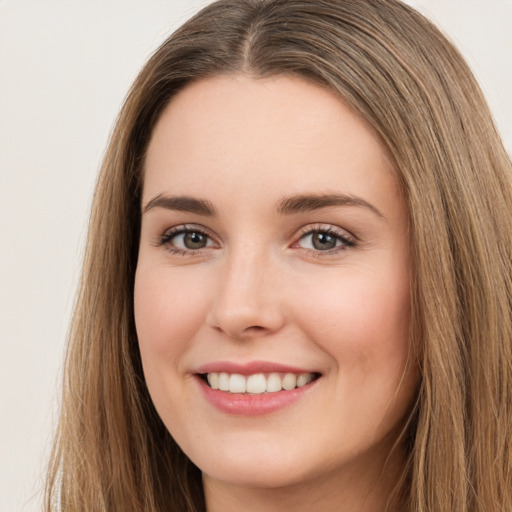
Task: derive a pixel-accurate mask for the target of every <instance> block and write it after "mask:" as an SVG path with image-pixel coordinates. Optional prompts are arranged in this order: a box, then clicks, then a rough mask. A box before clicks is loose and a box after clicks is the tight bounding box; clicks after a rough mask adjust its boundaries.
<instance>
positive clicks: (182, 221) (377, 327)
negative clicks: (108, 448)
mask: <svg viewBox="0 0 512 512" xmlns="http://www.w3.org/2000/svg"><path fill="white" fill-rule="evenodd" d="M142 208H143V214H142V228H141V239H140V251H139V259H138V266H137V272H136V280H135V320H136V327H137V334H138V339H139V344H140V351H141V356H142V362H143V367H144V374H145V378H146V382H147V386H148V388H149V392H150V394H151V397H152V399H153V401H154V404H155V407H156V409H157V411H158V413H159V414H160V416H161V418H162V420H163V422H164V423H165V425H166V426H167V428H168V430H169V431H170V433H171V434H172V435H173V437H174V438H175V439H176V441H177V442H178V444H179V445H180V446H181V447H182V449H183V450H184V452H185V453H186V454H187V455H188V456H189V457H190V458H191V459H192V461H193V462H194V463H195V464H196V465H197V466H198V467H199V468H200V469H201V470H202V471H203V474H204V476H205V478H206V479H210V480H212V481H219V482H224V483H231V484H235V485H249V486H251V485H252V486H260V487H280V486H287V485H292V484H299V483H304V482H307V481H309V480H310V481H313V480H315V479H316V480H317V481H318V480H321V479H324V478H325V479H327V478H332V477H333V476H334V475H343V474H346V473H347V472H350V471H352V472H353V471H356V472H357V471H359V472H360V471H361V468H364V469H363V472H366V473H368V472H369V470H370V469H371V468H373V467H377V466H378V469H379V470H380V468H381V465H382V460H383V458H385V456H386V455H387V454H388V451H389V448H390V446H391V445H392V444H393V442H394V441H395V440H396V439H395V437H396V432H397V430H398V429H399V428H401V422H402V421H403V418H404V415H405V414H406V412H407V410H408V406H409V404H410V402H411V400H412V396H413V394H414V389H415V384H416V375H415V372H414V371H412V370H407V367H408V366H407V365H406V361H407V358H408V354H409V335H408V332H409V302H410V295H409V259H408V241H409V240H408V224H407V212H406V207H405V204H404V201H403V199H402V197H401V195H400V191H399V188H398V186H397V183H396V179H395V173H394V170H393V166H392V163H391V161H390V158H389V157H388V154H387V152H386V149H385V148H384V146H383V144H382V143H381V142H380V140H379V138H378V137H377V136H376V134H375V133H374V132H373V131H372V129H371V128H370V127H369V125H368V124H366V123H365V122H364V121H363V120H362V119H361V118H360V117H359V116H358V115H356V114H355V113H354V112H353V111H352V110H351V109H350V108H349V107H348V106H347V105H346V104H344V103H343V102H342V101H341V100H340V99H339V98H338V97H336V96H335V95H334V94H333V93H331V92H329V91H326V90H324V89H322V88H320V87H318V86H316V85H312V84H309V83H307V82H305V81H301V80H299V79H292V78H287V77H277V78H271V79H252V78H249V77H245V76H234V77H217V78H208V79H205V80H203V81H199V82H196V83H194V84H192V85H189V86H188V87H187V88H186V89H184V90H183V91H182V92H180V93H179V94H178V95H177V96H176V97H174V99H173V100H172V101H171V103H170V104H169V105H168V106H167V108H166V110H165V111H164V112H163V114H162V116H161V118H160V120H159V122H158V124H157V125H156V127H155V129H154V132H153V134H152V139H151V142H150V145H149V149H148V153H147V159H146V162H145V177H144V189H143V205H142Z"/></svg>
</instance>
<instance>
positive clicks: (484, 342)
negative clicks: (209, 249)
mask: <svg viewBox="0 0 512 512" xmlns="http://www.w3.org/2000/svg"><path fill="white" fill-rule="evenodd" d="M236 73H245V74H249V75H250V76H253V77H255V78H258V77H268V76H273V75H294V76H298V77H302V78H304V79H307V80H310V81H313V82H315V83H317V84H320V85H322V86H324V87H327V88H329V89H330V90H332V91H334V92H335V93H337V94H339V95H340V97H341V98H343V100H344V101H346V102H347V103H348V104H349V105H351V106H352V108H353V109H354V110H356V111H357V112H359V113H360V114H361V115H362V116H363V117H364V118H365V119H366V120H367V121H368V122H369V123H370V124H371V125H372V126H373V128H374V129H375V130H376V131H377V132H378V133H379V134H380V137H381V138H382V140H383V141H384V143H385V144H386V145H387V147H388V149H389V151H390V152H391V154H392V156H393V158H394V160H395V164H396V169H397V180H398V182H399V184H400V186H401V188H402V190H403V194H404V197H405V199H406V202H407V205H408V211H409V217H410V226H411V248H410V250H411V254H412V261H413V270H412V274H413V275H412V276H411V280H412V290H411V301H412V312H413V315H412V316H413V328H412V343H413V344H414V346H415V347H416V348H417V349H418V353H420V354H421V360H420V362H419V364H420V368H421V384H420V389H419V394H418V399H417V404H416V407H415V408H414V413H413V414H414V416H413V417H412V418H411V421H410V422H409V429H410V431H409V452H408V461H407V463H406V464H405V465H404V472H403V476H402V478H401V479H400V481H399V482H397V493H396V495H397V496H401V497H402V498H403V510H407V511H409V512H455V511H458V512H503V511H511V510H512V166H511V163H510V159H509V157H508V156H507V154H506V152H505V150H504V148H503V146H502V143H501V141H500V138H499V136H498V134H497V132H496V129H495V127H494V124H493V121H492V118H491V115H490V113H489V110H488V107H487V105H486V103H485V100H484V98H483V96H482V93H481V92H480V89H479V87H478V85H477V83H476V82H475V79H474V78H473V76H472V74H471V72H470V71H469V69H468V67H467V65H466V64H465V63H464V61H463V59H462V57H461V56H460V54H459V53H458V52H457V51H456V50H455V49H454V47H453V46H452V44H450V43H449V42H448V41H447V39H446V38H445V37H444V36H443V35H442V34H441V33H440V32H439V31H438V30H437V29H436V28H435V27H434V26H433V25H432V24H431V23H430V22H429V21H427V20H426V19H425V18H423V17H422V16H421V15H419V14H418V13H417V12H415V11H414V10H413V9H411V8H410V7H407V6H406V5H404V4H402V3H400V2H399V1H397V0H221V1H219V2H215V3H213V4H211V5H210V6H208V7H207V8H205V9H204V10H203V11H201V12H200V13H199V14H197V15H196V16H195V17H194V18H192V19H191V20H190V21H189V22H187V23H186V24H185V25H183V26H182V27H181V28H180V29H179V30H178V31H177V32H176V33H174V34H173V35H172V36H171V37H170V38H169V39H168V40H167V41H165V42H164V44H163V45H162V46H161V47H160V48H159V49H158V50H157V51H156V53H155V54H154V55H153V57H152V58H151V59H150V60H149V62H148V63H147V65H146V66H145V67H144V69H143V70H142V71H141V73H140V75H139V76H138V78H137V79H136V81H135V83H134V84H133V86H132V88H131V90H130V92H129V94H128V96H127V99H126V101H125V104H124V107H123V108H122V111H121V113H120V115H119V118H118V121H117V124H116V127H115V130H114V132H113V135H112V138H111V141H110V145H109V147H108V151H107V153H106V156H105V159H104V162H103V166H102V169H101V173H100V177H99V180H98V184H97V188H96V193H95V197H94V203H93V207H92V215H91V220H90V229H89V235H88V241H87V248H86V254H85V261H84V268H83V275H82V279H81V283H80V288H79V293H78V298H77V303H76V309H75V314H74V318H73V323H72V327H71V331H70V339H69V349H68V353H67V358H66V367H65V378H64V384H63V402H62V412H61V418H60V423H59V428H58V432H57V436H56V441H55V445H54V451H53V456H52V460H51V464H50V469H49V473H48V481H47V494H46V505H45V507H46V508H45V510H46V511H53V510H62V511H63V512H79V511H81V512H85V511H88V512H92V511H94V512H100V511H101V512H107V511H108V512H115V511H118V512H121V511H122V512H135V511H140V512H142V511H144V512H157V511H158V512H163V511H166V510H175V511H180V512H182V511H183V512H185V511H190V512H192V511H194V512H198V511H202V510H204V498H203V493H202V485H201V474H200V471H199V470H198V468H196V467H195V466H193V464H192V463H191V462H190V461H189V460H188V459H187V457H186V456H185V455H184V454H183V453H182V452H181V450H180V449H179V447H178V446H177V445H176V443H175V442H174V441H173V439H172V437H171V435H170V434H169V433H168V432H167V430H166V429H165V427H164V425H163V424H162V422H161V421H160V419H159V417H158V415H157V414H156V412H155V410H154V408H153V405H152V403H151V399H150V397H149V395H148V391H147V389H146V386H145V384H144V377H143V373H142V368H141V362H140V356H139V351H138V345H137V339H136V334H135V327H134V320H133V283H134V273H135V268H136V264H137V249H138V239H139V228H140V199H141V186H142V180H143V176H142V163H143V160H144V155H145V151H146V149H147V146H148V142H149V139H150V137H151V133H152V129H153V127H154V125H155V123H156V121H157V119H158V118H159V115H160V114H161V112H162V110H163V109H164V107H165V106H166V105H167V104H168V102H169V101H171V99H172V97H173V95H175V94H176V93H177V91H179V90H181V89H182V88H184V87H186V86H187V84H190V83H191V82H193V81H195V80H198V79H201V78H204V77H208V76H212V75H219V74H224V75H232V74H236Z"/></svg>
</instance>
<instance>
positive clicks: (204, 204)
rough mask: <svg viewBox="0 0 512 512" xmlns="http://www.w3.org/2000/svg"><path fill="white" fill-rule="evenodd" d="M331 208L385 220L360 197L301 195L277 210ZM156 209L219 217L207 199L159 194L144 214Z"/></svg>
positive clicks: (287, 199) (289, 212)
mask: <svg viewBox="0 0 512 512" xmlns="http://www.w3.org/2000/svg"><path fill="white" fill-rule="evenodd" d="M331 206H359V207H363V208H367V209H368V210H370V211H371V212H373V213H374V214H375V215H377V217H379V218H381V219H385V217H384V215H382V213H381V212H380V211H379V210H378V209H377V208H376V207H375V206H373V205H372V204H370V203H368V202H367V201H365V200H364V199H362V198H360V197H357V196H352V195H347V194H312V195H309V194H301V195H296V196H291V197H285V198H284V199H281V201H279V202H278V204H277V208H276V210H277V213H279V214H280V215H292V214H294V213H302V212H309V211H313V210H319V209H321V208H328V207H331ZM154 208H162V209H165V210H176V211H181V212H189V213H196V214H198V215H204V216H208V217H212V216H215V215H217V212H216V210H215V207H214V206H213V205H212V203H210V202H209V201H207V200H205V199H197V198H195V197H189V196H166V195H164V194H158V195H157V196H155V197H154V198H153V199H151V200H150V201H148V203H147V204H146V206H144V208H143V210H142V212H143V213H146V212H148V211H149V210H152V209H154Z"/></svg>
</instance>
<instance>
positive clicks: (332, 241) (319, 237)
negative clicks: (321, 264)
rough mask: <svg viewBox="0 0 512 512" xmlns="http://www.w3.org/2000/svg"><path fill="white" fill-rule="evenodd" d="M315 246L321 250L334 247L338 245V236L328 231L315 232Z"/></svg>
mask: <svg viewBox="0 0 512 512" xmlns="http://www.w3.org/2000/svg"><path fill="white" fill-rule="evenodd" d="M313 247H314V248H315V249H318V250H320V251H326V250H329V249H334V247H336V238H335V237H333V236H332V235H329V234H327V233H315V234H314V235H313Z"/></svg>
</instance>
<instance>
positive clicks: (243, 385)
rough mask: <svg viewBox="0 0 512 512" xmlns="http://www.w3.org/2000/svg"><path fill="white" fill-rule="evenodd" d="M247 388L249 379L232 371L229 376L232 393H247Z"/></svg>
mask: <svg viewBox="0 0 512 512" xmlns="http://www.w3.org/2000/svg"><path fill="white" fill-rule="evenodd" d="M246 390H247V379H246V378H245V377H244V376H243V375H239V374H238V373H232V374H231V376H230V377H229V392H230V393H245V391H246Z"/></svg>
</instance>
